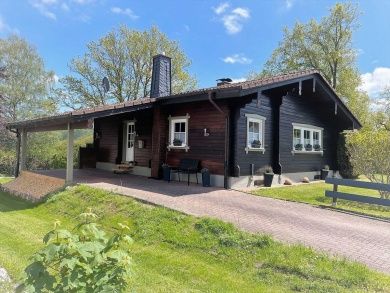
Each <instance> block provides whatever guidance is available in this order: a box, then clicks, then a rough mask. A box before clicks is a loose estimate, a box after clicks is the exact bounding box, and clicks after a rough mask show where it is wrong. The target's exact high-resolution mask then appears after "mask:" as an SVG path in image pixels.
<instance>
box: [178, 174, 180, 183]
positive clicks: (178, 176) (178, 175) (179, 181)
mask: <svg viewBox="0 0 390 293" xmlns="http://www.w3.org/2000/svg"><path fill="white" fill-rule="evenodd" d="M177 177H179V182H180V172H177Z"/></svg>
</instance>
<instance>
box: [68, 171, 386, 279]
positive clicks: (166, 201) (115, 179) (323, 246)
mask: <svg viewBox="0 0 390 293" xmlns="http://www.w3.org/2000/svg"><path fill="white" fill-rule="evenodd" d="M96 172H98V171H93V173H91V174H88V172H85V171H83V173H82V174H81V173H79V174H77V173H76V180H77V181H78V182H80V183H86V184H89V185H91V186H94V187H99V188H103V189H106V190H110V191H115V192H118V193H121V194H124V195H128V196H131V197H134V198H137V199H140V200H143V201H147V202H150V203H153V204H157V205H162V206H165V207H168V208H171V209H175V210H178V211H181V212H184V213H187V214H190V215H194V216H209V217H215V218H219V219H221V220H224V221H227V222H230V223H233V224H235V225H236V226H238V227H240V228H241V229H243V230H246V231H249V232H261V233H266V234H271V235H273V236H274V237H275V238H276V239H278V240H281V241H284V242H289V243H303V244H304V245H307V246H311V247H313V248H315V249H317V250H321V251H326V252H328V253H330V254H337V255H340V256H345V257H347V258H350V259H353V260H356V261H359V262H362V263H365V264H366V265H368V266H370V267H372V268H375V269H377V270H380V271H383V272H387V273H390V223H388V222H384V221H379V220H374V219H369V218H364V217H360V216H355V215H349V214H344V213H341V212H335V211H331V210H326V209H320V208H315V207H312V206H310V205H306V204H300V203H293V202H287V201H282V200H276V199H271V198H263V197H257V196H253V195H249V194H246V193H243V192H239V191H233V190H224V189H217V188H203V187H201V186H199V185H190V186H189V187H188V186H187V185H186V184H183V183H177V182H171V183H167V182H164V181H158V180H153V179H147V178H145V177H139V176H131V177H129V176H127V177H126V175H125V176H114V175H111V174H108V173H107V172H103V173H96ZM97 174H98V175H99V174H100V175H99V176H100V177H99V176H97Z"/></svg>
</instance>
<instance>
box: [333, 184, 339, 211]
mask: <svg viewBox="0 0 390 293" xmlns="http://www.w3.org/2000/svg"><path fill="white" fill-rule="evenodd" d="M337 188H338V185H337V184H333V191H334V192H337ZM336 205H337V197H333V199H332V207H335V206H336Z"/></svg>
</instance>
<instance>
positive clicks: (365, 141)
mask: <svg viewBox="0 0 390 293" xmlns="http://www.w3.org/2000/svg"><path fill="white" fill-rule="evenodd" d="M347 146H348V153H349V154H350V159H351V163H352V165H353V168H354V170H356V171H357V172H359V173H360V174H363V175H365V176H366V177H367V178H368V179H369V180H370V181H371V182H377V183H385V184H390V132H389V131H385V130H376V131H367V130H364V131H359V132H354V133H350V134H348V136H347ZM379 193H380V195H381V197H382V198H390V192H386V191H379Z"/></svg>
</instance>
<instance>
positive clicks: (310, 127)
mask: <svg viewBox="0 0 390 293" xmlns="http://www.w3.org/2000/svg"><path fill="white" fill-rule="evenodd" d="M292 126H293V127H292V150H291V153H292V154H321V155H323V154H324V152H323V148H324V142H323V137H324V134H323V130H324V128H322V127H318V126H313V125H308V124H301V123H292ZM295 130H300V133H301V135H300V142H299V143H300V144H301V145H302V150H296V149H295V145H296V144H295V137H294V131H295ZM305 131H309V134H310V138H309V139H310V143H309V144H310V145H311V146H312V150H310V151H307V150H305ZM314 132H318V134H319V138H318V140H319V145H320V147H321V148H320V150H319V151H316V150H314V135H313V134H314Z"/></svg>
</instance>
